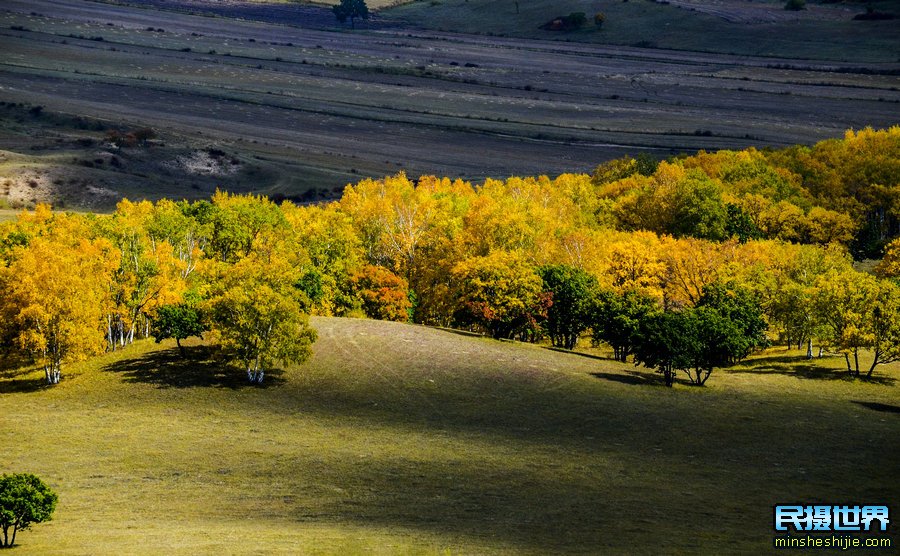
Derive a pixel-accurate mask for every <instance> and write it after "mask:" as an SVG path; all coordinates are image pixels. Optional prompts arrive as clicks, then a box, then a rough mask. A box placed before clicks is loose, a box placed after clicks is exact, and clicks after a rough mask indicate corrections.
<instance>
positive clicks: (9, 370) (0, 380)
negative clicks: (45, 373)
mask: <svg viewBox="0 0 900 556" xmlns="http://www.w3.org/2000/svg"><path fill="white" fill-rule="evenodd" d="M34 370H35V369H34V362H33V361H31V360H29V359H27V358H24V357H20V356H18V355H16V354H14V353H4V354H2V355H0V394H15V393H23V392H35V391H37V390H40V389H42V388H45V387H46V386H47V382H46V381H45V380H44V378H43V377H37V378H24V375H30V374H32V373H33V372H34ZM63 379H65V372H64V373H63Z"/></svg>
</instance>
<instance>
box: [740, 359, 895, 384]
mask: <svg viewBox="0 0 900 556" xmlns="http://www.w3.org/2000/svg"><path fill="white" fill-rule="evenodd" d="M787 359H788V361H791V362H794V363H795V364H793V365H778V364H776V365H765V364H759V362H762V361H765V360H763V359H756V360H752V361H750V362H748V363H750V364H753V366H752V367H751V366H740V367H732V368H730V369H726V371H727V372H729V373H736V374H753V375H785V376H792V377H795V378H802V379H804V380H841V381H844V382H853V381H856V380H859V381H863V382H870V383H872V384H882V385H885V386H888V385H891V384H894V383H895V382H897V379H896V378H891V377H888V376H879V375H877V374H876V375H874V376H872V377H870V378H866V377H864V376H859V377H857V376H853V375H851V374H850V373H848V372H847V369H832V368H828V367H821V366H818V365H809V364H807V365H797V364H796V361H797V358H787ZM876 372H877V370H876Z"/></svg>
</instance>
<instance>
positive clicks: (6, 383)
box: [0, 371, 47, 394]
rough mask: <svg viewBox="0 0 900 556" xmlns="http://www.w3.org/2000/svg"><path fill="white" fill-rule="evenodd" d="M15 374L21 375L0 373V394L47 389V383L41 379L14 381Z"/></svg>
mask: <svg viewBox="0 0 900 556" xmlns="http://www.w3.org/2000/svg"><path fill="white" fill-rule="evenodd" d="M29 372H30V371H29ZM15 374H22V373H12V372H0V394H22V393H28V392H37V391H38V390H42V389H44V388H46V387H47V381H46V380H44V379H43V378H19V379H16V378H14V377H15Z"/></svg>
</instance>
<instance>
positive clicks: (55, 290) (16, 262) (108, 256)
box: [0, 215, 118, 384]
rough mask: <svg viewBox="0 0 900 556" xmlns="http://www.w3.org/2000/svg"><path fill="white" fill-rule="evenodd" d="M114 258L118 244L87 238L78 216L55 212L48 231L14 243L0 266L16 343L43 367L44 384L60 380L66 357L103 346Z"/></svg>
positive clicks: (70, 358) (72, 358) (75, 357)
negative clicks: (23, 242) (6, 263)
mask: <svg viewBox="0 0 900 556" xmlns="http://www.w3.org/2000/svg"><path fill="white" fill-rule="evenodd" d="M117 262H118V252H117V251H116V249H115V248H114V247H113V246H112V245H111V244H110V243H109V242H108V241H106V240H104V239H90V234H89V233H88V229H87V227H86V226H84V225H83V224H82V223H81V222H80V221H79V220H78V219H77V217H67V216H65V215H55V216H54V217H53V221H52V223H51V224H50V225H49V226H48V230H47V232H46V233H45V234H43V235H39V236H36V237H33V238H32V239H31V240H30V241H29V243H28V245H27V246H22V247H18V248H16V249H15V250H14V252H13V258H12V261H11V263H10V265H9V266H8V267H6V268H3V269H2V270H0V288H2V296H0V297H2V299H3V303H4V312H5V313H6V314H7V315H8V316H9V317H8V318H10V320H11V324H12V325H13V331H14V345H15V346H16V347H18V348H19V349H21V350H22V351H24V352H25V353H27V354H29V355H31V356H32V357H33V358H34V359H35V360H36V361H37V362H38V364H40V365H41V367H43V369H44V375H45V378H46V380H47V383H48V384H56V383H58V382H59V381H60V377H61V374H62V366H63V364H64V363H70V362H73V361H79V360H82V359H85V358H86V357H88V356H89V355H93V354H95V353H99V352H101V351H102V350H103V343H104V342H103V333H102V329H103V316H104V313H105V308H106V306H107V304H108V293H109V283H110V281H111V279H112V273H113V271H114V270H115V268H116V263H117Z"/></svg>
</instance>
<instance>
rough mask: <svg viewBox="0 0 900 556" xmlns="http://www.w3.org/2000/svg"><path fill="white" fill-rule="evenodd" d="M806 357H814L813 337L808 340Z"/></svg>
mask: <svg viewBox="0 0 900 556" xmlns="http://www.w3.org/2000/svg"><path fill="white" fill-rule="evenodd" d="M806 358H807V359H812V338H810V339H808V340H806Z"/></svg>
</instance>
